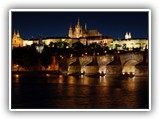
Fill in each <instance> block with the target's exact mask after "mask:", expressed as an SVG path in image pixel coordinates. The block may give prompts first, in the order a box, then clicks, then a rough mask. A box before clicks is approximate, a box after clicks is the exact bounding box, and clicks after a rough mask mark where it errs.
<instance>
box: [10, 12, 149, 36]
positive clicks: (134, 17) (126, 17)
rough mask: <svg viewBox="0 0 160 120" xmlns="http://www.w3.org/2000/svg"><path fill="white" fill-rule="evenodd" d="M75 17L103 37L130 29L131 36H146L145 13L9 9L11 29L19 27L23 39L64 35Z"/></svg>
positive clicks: (119, 34)
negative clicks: (10, 11) (13, 10)
mask: <svg viewBox="0 0 160 120" xmlns="http://www.w3.org/2000/svg"><path fill="white" fill-rule="evenodd" d="M78 18H79V19H80V24H81V25H82V26H83V28H84V25H85V23H86V24H87V28H88V30H91V29H97V30H98V31H99V32H100V33H102V35H103V36H112V37H113V38H114V39H117V38H124V35H125V33H126V32H131V34H132V38H148V27H149V26H148V25H149V23H148V12H53V11H52V12H24V11H23V12H12V29H11V30H12V34H13V31H14V30H15V31H17V30H19V32H20V35H21V37H22V38H23V39H31V38H39V36H40V35H41V36H42V37H68V30H69V26H70V24H71V25H72V27H73V26H74V25H75V24H76V23H77V19H78Z"/></svg>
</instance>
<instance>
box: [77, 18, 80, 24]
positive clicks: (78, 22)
mask: <svg viewBox="0 0 160 120" xmlns="http://www.w3.org/2000/svg"><path fill="white" fill-rule="evenodd" d="M77 26H80V20H79V17H78V21H77Z"/></svg>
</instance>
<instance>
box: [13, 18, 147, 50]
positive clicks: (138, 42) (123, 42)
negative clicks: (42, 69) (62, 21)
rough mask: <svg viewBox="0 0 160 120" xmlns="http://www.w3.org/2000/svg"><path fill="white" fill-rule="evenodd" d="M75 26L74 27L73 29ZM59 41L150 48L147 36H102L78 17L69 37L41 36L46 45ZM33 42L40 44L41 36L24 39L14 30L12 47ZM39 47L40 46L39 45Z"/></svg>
mask: <svg viewBox="0 0 160 120" xmlns="http://www.w3.org/2000/svg"><path fill="white" fill-rule="evenodd" d="M73 28H74V29H73ZM57 42H66V43H68V45H69V46H67V48H69V47H72V44H74V43H76V42H81V43H82V44H84V45H90V44H92V43H97V44H99V45H101V46H108V47H109V48H110V49H115V48H117V49H119V50H123V49H126V48H128V49H129V50H132V49H133V48H140V47H141V48H143V49H145V48H147V49H148V39H147V38H132V36H131V33H130V32H126V34H125V36H124V38H123V39H115V40H113V38H112V37H111V36H102V34H101V33H100V32H98V31H97V30H88V29H87V24H85V26H84V29H83V28H82V25H81V24H80V20H79V19H78V21H77V24H76V25H75V26H74V27H72V26H71V25H70V27H69V31H68V37H46V38H41V43H43V44H45V45H48V46H49V45H50V44H51V43H57ZM33 43H36V44H38V43H39V38H34V39H33V38H32V39H28V40H23V39H22V38H21V37H20V33H19V31H17V33H16V32H15V31H14V34H13V38H12V48H13V47H23V46H27V45H29V46H30V45H32V44H33ZM38 48H39V47H38Z"/></svg>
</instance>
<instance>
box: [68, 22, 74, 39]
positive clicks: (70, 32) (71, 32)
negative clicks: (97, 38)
mask: <svg viewBox="0 0 160 120" xmlns="http://www.w3.org/2000/svg"><path fill="white" fill-rule="evenodd" d="M68 36H69V37H70V38H72V37H73V30H72V26H71V25H70V27H69V32H68Z"/></svg>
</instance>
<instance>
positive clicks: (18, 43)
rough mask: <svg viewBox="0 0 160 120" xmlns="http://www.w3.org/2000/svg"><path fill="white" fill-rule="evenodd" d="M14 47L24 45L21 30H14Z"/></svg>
mask: <svg viewBox="0 0 160 120" xmlns="http://www.w3.org/2000/svg"><path fill="white" fill-rule="evenodd" d="M14 47H23V40H22V38H21V36H20V33H19V31H17V33H16V32H15V31H14V33H13V38H12V48H14Z"/></svg>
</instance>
